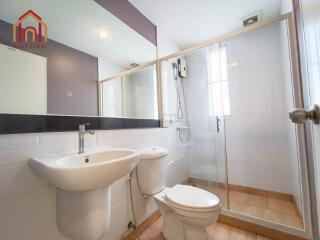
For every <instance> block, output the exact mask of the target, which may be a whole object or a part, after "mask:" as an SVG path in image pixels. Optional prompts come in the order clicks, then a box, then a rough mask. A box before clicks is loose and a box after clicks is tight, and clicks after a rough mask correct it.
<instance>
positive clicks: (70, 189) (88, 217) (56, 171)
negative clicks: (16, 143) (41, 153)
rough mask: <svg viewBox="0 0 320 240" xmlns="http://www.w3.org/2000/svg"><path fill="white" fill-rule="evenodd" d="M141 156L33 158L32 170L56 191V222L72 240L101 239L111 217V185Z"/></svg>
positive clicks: (114, 152)
mask: <svg viewBox="0 0 320 240" xmlns="http://www.w3.org/2000/svg"><path fill="white" fill-rule="evenodd" d="M138 161H139V153H138V152H137V151H134V150H129V149H108V150H99V151H95V152H91V153H83V154H72V155H68V156H55V157H47V158H31V159H30V165H31V168H32V170H33V171H34V172H35V173H36V174H37V175H39V176H40V177H42V178H44V179H46V180H47V181H48V182H50V183H51V184H53V185H54V186H55V187H56V188H57V223H58V227H59V229H60V231H61V232H62V233H64V234H65V235H66V236H68V237H70V238H71V239H72V240H99V239H101V237H102V236H103V235H104V234H105V233H106V231H107V228H108V224H109V222H110V215H111V206H110V204H111V192H110V187H109V186H110V185H111V184H112V183H113V182H114V181H116V180H117V179H120V178H122V177H124V176H126V175H127V174H128V173H129V172H130V171H132V170H133V169H134V167H135V166H136V165H137V164H138Z"/></svg>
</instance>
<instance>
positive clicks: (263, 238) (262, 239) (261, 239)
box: [257, 236, 272, 240]
mask: <svg viewBox="0 0 320 240" xmlns="http://www.w3.org/2000/svg"><path fill="white" fill-rule="evenodd" d="M257 240H272V239H271V238H265V237H261V236H257Z"/></svg>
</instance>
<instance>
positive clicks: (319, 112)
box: [289, 105, 320, 124]
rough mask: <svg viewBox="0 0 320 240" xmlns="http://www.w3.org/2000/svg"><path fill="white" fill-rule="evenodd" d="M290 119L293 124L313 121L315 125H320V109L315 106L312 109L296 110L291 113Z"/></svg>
mask: <svg viewBox="0 0 320 240" xmlns="http://www.w3.org/2000/svg"><path fill="white" fill-rule="evenodd" d="M289 118H290V120H291V122H293V123H305V122H306V121H307V120H311V121H312V122H313V123H314V124H319V123H320V108H319V106H318V105H314V106H313V107H312V108H311V109H309V110H305V109H303V108H294V109H292V110H291V111H290V112H289Z"/></svg>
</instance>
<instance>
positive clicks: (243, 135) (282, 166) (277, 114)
mask: <svg viewBox="0 0 320 240" xmlns="http://www.w3.org/2000/svg"><path fill="white" fill-rule="evenodd" d="M221 46H224V47H225V48H226V49H227V55H228V70H229V71H228V74H229V82H230V94H229V97H230V99H229V101H230V114H229V116H225V134H226V135H225V136H226V148H227V157H228V169H227V170H228V188H229V208H230V210H231V211H234V212H238V213H242V214H245V215H249V216H251V217H254V218H261V219H263V220H266V221H271V222H274V223H278V224H282V225H287V226H290V227H294V228H300V229H301V228H303V217H302V216H303V206H302V190H301V180H300V179H301V174H300V162H299V155H298V152H299V150H298V146H297V136H296V127H295V126H294V124H292V123H291V122H290V120H289V118H288V112H289V110H290V109H292V108H293V107H294V95H293V86H292V70H291V68H292V67H291V64H292V63H291V59H290V57H291V56H290V46H289V41H288V29H287V22H286V21H282V22H278V23H274V24H272V25H269V26H267V27H264V28H260V29H258V30H254V31H251V32H248V33H244V34H242V35H240V36H237V37H235V38H232V39H229V40H227V41H224V42H221Z"/></svg>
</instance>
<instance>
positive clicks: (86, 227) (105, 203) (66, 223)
mask: <svg viewBox="0 0 320 240" xmlns="http://www.w3.org/2000/svg"><path fill="white" fill-rule="evenodd" d="M110 216H111V190H110V187H107V188H103V189H98V190H93V191H83V192H72V191H65V190H61V189H58V190H57V223H58V227H59V230H60V231H61V232H62V233H63V234H65V235H66V236H68V237H70V238H71V239H72V240H99V239H101V238H102V236H103V235H104V234H105V233H106V232H107V229H108V227H109V224H110Z"/></svg>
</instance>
